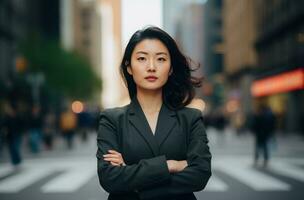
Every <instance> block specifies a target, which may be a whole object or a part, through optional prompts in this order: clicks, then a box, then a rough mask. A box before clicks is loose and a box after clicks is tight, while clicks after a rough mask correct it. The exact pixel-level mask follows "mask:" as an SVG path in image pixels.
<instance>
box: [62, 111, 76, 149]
mask: <svg viewBox="0 0 304 200" xmlns="http://www.w3.org/2000/svg"><path fill="white" fill-rule="evenodd" d="M76 127H77V116H76V114H75V113H73V112H72V111H71V110H70V109H66V110H65V111H64V112H62V113H61V116H60V129H61V131H62V134H63V137H64V138H65V140H66V142H67V147H68V148H69V149H72V148H73V140H74V134H75V130H76Z"/></svg>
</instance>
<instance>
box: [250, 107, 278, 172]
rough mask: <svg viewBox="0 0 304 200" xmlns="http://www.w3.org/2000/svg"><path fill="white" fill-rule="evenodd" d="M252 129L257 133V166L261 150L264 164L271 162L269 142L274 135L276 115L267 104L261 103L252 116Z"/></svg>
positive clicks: (255, 160) (255, 155) (255, 157)
mask: <svg viewBox="0 0 304 200" xmlns="http://www.w3.org/2000/svg"><path fill="white" fill-rule="evenodd" d="M252 131H253V132H254V134H255V151H254V165H255V166H257V164H258V160H259V157H260V154H261V152H262V153H263V158H264V162H263V166H264V167H267V165H268V162H269V158H270V155H269V150H270V149H269V142H270V138H271V137H274V131H275V115H274V114H273V112H272V110H271V108H270V107H269V106H267V105H264V104H262V105H259V107H258V109H257V111H256V113H255V114H254V116H253V118H252Z"/></svg>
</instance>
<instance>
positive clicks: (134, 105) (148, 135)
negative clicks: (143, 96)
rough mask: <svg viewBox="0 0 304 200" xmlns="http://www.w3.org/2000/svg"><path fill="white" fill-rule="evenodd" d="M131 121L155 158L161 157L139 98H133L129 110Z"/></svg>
mask: <svg viewBox="0 0 304 200" xmlns="http://www.w3.org/2000/svg"><path fill="white" fill-rule="evenodd" d="M129 121H130V123H131V124H132V125H133V126H134V127H135V128H136V130H137V131H138V133H139V134H140V135H141V136H142V137H143V138H144V140H145V141H146V143H147V144H148V145H149V147H150V148H151V150H152V153H153V154H154V156H157V155H159V146H158V143H157V141H156V140H155V137H154V135H153V133H152V131H151V128H150V126H149V124H148V121H147V119H146V116H145V114H144V112H143V111H142V109H141V107H140V104H139V102H138V100H137V98H136V97H135V98H133V99H132V101H131V104H130V109H129Z"/></svg>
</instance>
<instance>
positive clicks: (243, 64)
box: [223, 0, 257, 128]
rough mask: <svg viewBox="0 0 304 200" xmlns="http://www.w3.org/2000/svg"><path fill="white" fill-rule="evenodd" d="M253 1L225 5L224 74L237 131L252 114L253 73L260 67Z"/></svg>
mask: <svg viewBox="0 0 304 200" xmlns="http://www.w3.org/2000/svg"><path fill="white" fill-rule="evenodd" d="M253 8H254V1H252V0H242V1H238V0H224V1H223V38H224V44H225V45H224V71H225V76H226V79H227V86H226V88H225V90H226V109H227V111H228V113H230V114H231V116H230V119H231V121H232V124H234V125H236V126H237V128H241V126H243V125H244V123H245V116H247V115H250V114H251V113H252V98H251V94H250V87H251V82H252V79H253V75H252V71H253V69H254V68H255V67H256V65H257V54H256V50H255V47H254V45H255V40H256V34H257V30H256V25H255V17H256V14H257V13H256V12H257V11H255V10H254V9H253Z"/></svg>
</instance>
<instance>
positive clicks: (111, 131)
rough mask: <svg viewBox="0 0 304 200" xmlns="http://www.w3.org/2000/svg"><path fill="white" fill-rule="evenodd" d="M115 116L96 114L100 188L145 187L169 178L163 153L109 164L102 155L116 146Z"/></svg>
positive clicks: (104, 113) (108, 189)
mask: <svg viewBox="0 0 304 200" xmlns="http://www.w3.org/2000/svg"><path fill="white" fill-rule="evenodd" d="M117 121H118V120H114V119H113V117H111V113H110V112H106V111H103V112H102V113H101V114H100V119H99V129H98V135H97V147H98V149H97V153H96V157H97V171H98V177H99V182H100V185H101V186H102V188H103V189H104V190H105V191H107V192H108V193H121V192H130V191H137V190H138V189H139V188H140V187H149V186H151V185H155V184H161V183H163V182H166V181H168V180H169V178H170V173H169V169H168V166H167V162H166V157H165V155H162V156H157V157H153V158H150V159H142V160H140V162H138V163H137V164H133V165H126V166H113V165H111V164H110V162H108V161H105V160H104V159H103V155H104V154H107V153H108V150H116V151H118V152H121V150H120V149H119V142H118V141H119V136H118V130H117V126H116V125H115V124H117V123H118V122H117Z"/></svg>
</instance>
